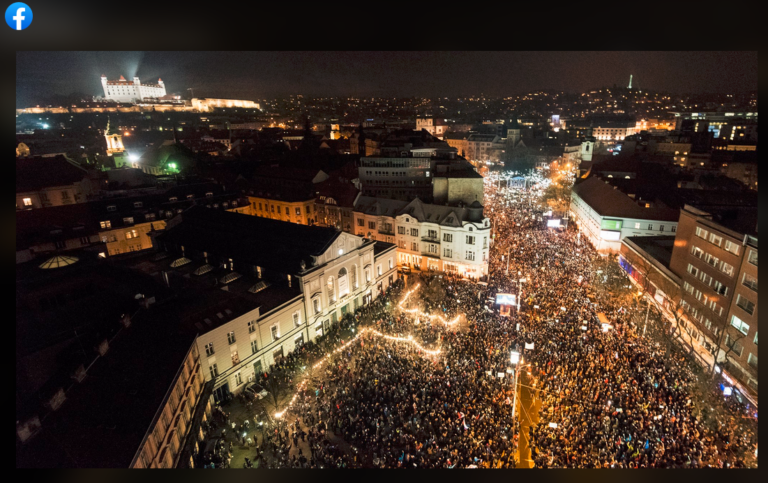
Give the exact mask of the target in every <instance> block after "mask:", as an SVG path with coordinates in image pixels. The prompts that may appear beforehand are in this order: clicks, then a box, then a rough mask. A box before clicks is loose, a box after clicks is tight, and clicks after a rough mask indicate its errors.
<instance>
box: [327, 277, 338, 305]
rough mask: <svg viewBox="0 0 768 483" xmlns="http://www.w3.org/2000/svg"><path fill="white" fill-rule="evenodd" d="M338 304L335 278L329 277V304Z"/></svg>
mask: <svg viewBox="0 0 768 483" xmlns="http://www.w3.org/2000/svg"><path fill="white" fill-rule="evenodd" d="M334 302H336V286H335V285H334V283H333V277H328V303H334Z"/></svg>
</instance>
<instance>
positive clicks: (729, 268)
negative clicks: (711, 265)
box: [715, 259, 733, 277]
mask: <svg viewBox="0 0 768 483" xmlns="http://www.w3.org/2000/svg"><path fill="white" fill-rule="evenodd" d="M715 260H717V259H715ZM720 271H722V272H723V273H724V274H726V275H728V276H729V277H733V265H731V264H730V263H725V262H723V263H722V264H721V265H720Z"/></svg>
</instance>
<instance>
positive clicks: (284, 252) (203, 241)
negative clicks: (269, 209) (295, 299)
mask: <svg viewBox="0 0 768 483" xmlns="http://www.w3.org/2000/svg"><path fill="white" fill-rule="evenodd" d="M338 236H339V232H338V231H337V230H336V229H334V228H324V227H317V226H305V225H299V224H296V223H289V222H284V221H278V220H271V219H269V218H261V217H256V216H248V215H243V214H239V213H230V212H218V211H215V210H207V209H204V208H201V207H197V206H193V207H192V208H190V209H189V210H187V211H185V212H184V213H182V214H181V215H180V216H179V221H178V222H177V223H173V226H172V227H170V226H169V227H168V228H167V229H166V231H165V232H164V233H163V234H161V235H160V236H159V237H158V239H159V241H160V243H165V244H169V245H177V246H181V245H183V246H185V247H186V248H187V249H190V248H191V249H194V250H199V251H201V252H202V251H207V252H213V253H216V254H218V255H221V256H225V255H226V256H228V257H231V258H234V259H237V260H242V261H243V262H246V263H252V264H254V265H257V266H261V267H267V268H270V269H273V270H276V271H278V272H280V273H284V274H297V273H299V272H300V271H301V262H302V261H303V262H304V263H305V264H306V266H308V267H309V266H311V261H312V260H311V256H312V255H320V254H322V253H323V252H324V251H325V250H326V249H327V247H329V246H330V245H331V243H333V241H334V240H335V239H336V238H337V237H338Z"/></svg>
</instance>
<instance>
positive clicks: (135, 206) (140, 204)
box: [133, 201, 144, 208]
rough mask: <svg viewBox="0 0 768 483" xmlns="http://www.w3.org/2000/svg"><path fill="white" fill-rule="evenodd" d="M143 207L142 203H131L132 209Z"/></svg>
mask: <svg viewBox="0 0 768 483" xmlns="http://www.w3.org/2000/svg"><path fill="white" fill-rule="evenodd" d="M143 206H144V202H142V201H134V202H133V207H134V208H141V207H143Z"/></svg>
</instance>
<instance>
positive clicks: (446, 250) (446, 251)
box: [443, 248, 451, 258]
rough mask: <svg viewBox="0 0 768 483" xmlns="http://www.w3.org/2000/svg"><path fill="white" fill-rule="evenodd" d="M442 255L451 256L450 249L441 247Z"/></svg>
mask: <svg viewBox="0 0 768 483" xmlns="http://www.w3.org/2000/svg"><path fill="white" fill-rule="evenodd" d="M443 256H444V257H445V258H451V249H450V248H444V249H443Z"/></svg>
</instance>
